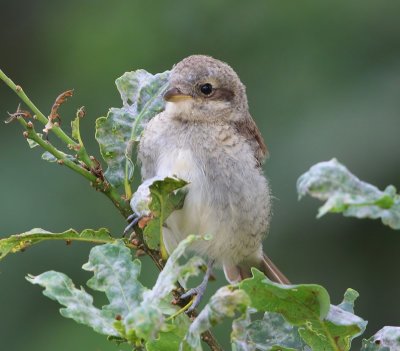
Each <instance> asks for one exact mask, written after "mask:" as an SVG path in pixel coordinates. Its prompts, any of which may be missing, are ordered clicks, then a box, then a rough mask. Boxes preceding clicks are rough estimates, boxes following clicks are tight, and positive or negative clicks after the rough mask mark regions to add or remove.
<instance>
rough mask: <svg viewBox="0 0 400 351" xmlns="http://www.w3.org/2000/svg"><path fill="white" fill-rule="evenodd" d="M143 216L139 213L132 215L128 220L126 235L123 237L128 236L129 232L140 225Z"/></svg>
mask: <svg viewBox="0 0 400 351" xmlns="http://www.w3.org/2000/svg"><path fill="white" fill-rule="evenodd" d="M141 218H142V217H141V216H139V215H138V214H137V213H133V214H131V215H130V216H129V217H128V218H127V219H126V220H127V221H128V223H129V224H128V225H127V226H126V228H125V229H124V233H123V234H122V237H125V236H126V234H128V232H129V231H130V230H132V228H133V227H134V226H135V225H136V224H138V222H139V221H140V220H141Z"/></svg>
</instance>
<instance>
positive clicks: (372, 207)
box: [297, 159, 400, 229]
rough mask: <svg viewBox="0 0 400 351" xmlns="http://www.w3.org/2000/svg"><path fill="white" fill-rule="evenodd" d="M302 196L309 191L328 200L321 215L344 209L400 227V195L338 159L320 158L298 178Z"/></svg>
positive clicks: (357, 215)
mask: <svg viewBox="0 0 400 351" xmlns="http://www.w3.org/2000/svg"><path fill="white" fill-rule="evenodd" d="M297 192H298V193H299V196H300V198H301V197H302V196H304V195H305V194H309V195H311V196H312V197H315V198H317V199H320V200H324V201H326V202H325V204H324V205H323V206H322V207H321V208H320V209H319V212H318V217H321V216H323V215H324V214H326V213H327V212H342V213H343V215H345V216H352V217H357V218H373V219H376V218H381V220H382V222H383V224H385V225H388V226H390V227H391V228H393V229H400V195H398V194H396V188H395V187H394V186H392V185H390V186H388V187H387V188H386V189H385V190H384V191H381V190H379V189H378V188H377V187H375V186H373V185H371V184H368V183H366V182H363V181H361V180H360V179H358V178H357V177H356V176H354V175H353V174H352V173H350V172H349V170H348V169H347V168H346V167H345V166H343V165H342V164H340V163H339V162H338V161H337V160H336V159H332V160H330V161H327V162H320V163H318V164H316V165H314V166H312V167H311V168H310V170H309V171H307V172H306V173H304V174H303V175H302V176H301V177H300V178H299V179H298V181H297Z"/></svg>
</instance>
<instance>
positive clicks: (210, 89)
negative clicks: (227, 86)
mask: <svg viewBox="0 0 400 351" xmlns="http://www.w3.org/2000/svg"><path fill="white" fill-rule="evenodd" d="M200 91H201V92H202V93H203V94H204V95H210V94H211V93H212V92H213V87H212V85H211V84H210V83H206V84H203V85H201V86H200Z"/></svg>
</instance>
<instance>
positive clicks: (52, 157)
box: [42, 151, 76, 163]
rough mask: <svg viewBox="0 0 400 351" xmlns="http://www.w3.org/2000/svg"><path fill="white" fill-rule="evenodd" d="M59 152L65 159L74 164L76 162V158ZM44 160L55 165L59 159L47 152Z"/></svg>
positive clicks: (44, 154)
mask: <svg viewBox="0 0 400 351" xmlns="http://www.w3.org/2000/svg"><path fill="white" fill-rule="evenodd" d="M59 152H60V154H62V155H63V157H65V158H67V159H69V160H70V161H72V162H76V158H75V157H74V156H72V155H69V154H66V153H64V152H61V151H59ZM42 160H45V161H47V162H51V163H53V162H57V157H55V156H54V155H53V154H51V153H50V152H48V151H45V152H44V153H43V154H42Z"/></svg>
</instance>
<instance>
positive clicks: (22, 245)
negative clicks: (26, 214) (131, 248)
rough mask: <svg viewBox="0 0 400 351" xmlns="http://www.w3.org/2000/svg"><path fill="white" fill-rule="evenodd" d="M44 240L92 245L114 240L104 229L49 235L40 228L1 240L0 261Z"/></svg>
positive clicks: (69, 231) (68, 231) (71, 230)
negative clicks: (84, 242)
mask: <svg viewBox="0 0 400 351" xmlns="http://www.w3.org/2000/svg"><path fill="white" fill-rule="evenodd" d="M44 240H64V241H69V240H75V241H87V242H92V243H106V242H113V241H114V240H115V239H114V238H113V237H111V235H110V232H109V231H108V230H107V229H106V228H100V229H99V230H93V229H85V230H83V231H82V232H80V233H79V232H77V231H76V230H74V229H68V230H66V231H65V232H62V233H51V232H48V231H47V230H44V229H41V228H34V229H32V230H30V231H28V232H25V233H21V234H15V235H11V236H9V237H8V238H4V239H1V240H0V259H2V258H4V257H5V256H6V255H7V254H9V253H15V252H18V251H22V250H25V249H26V248H28V247H29V246H32V245H34V244H37V243H39V242H41V241H44Z"/></svg>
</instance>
